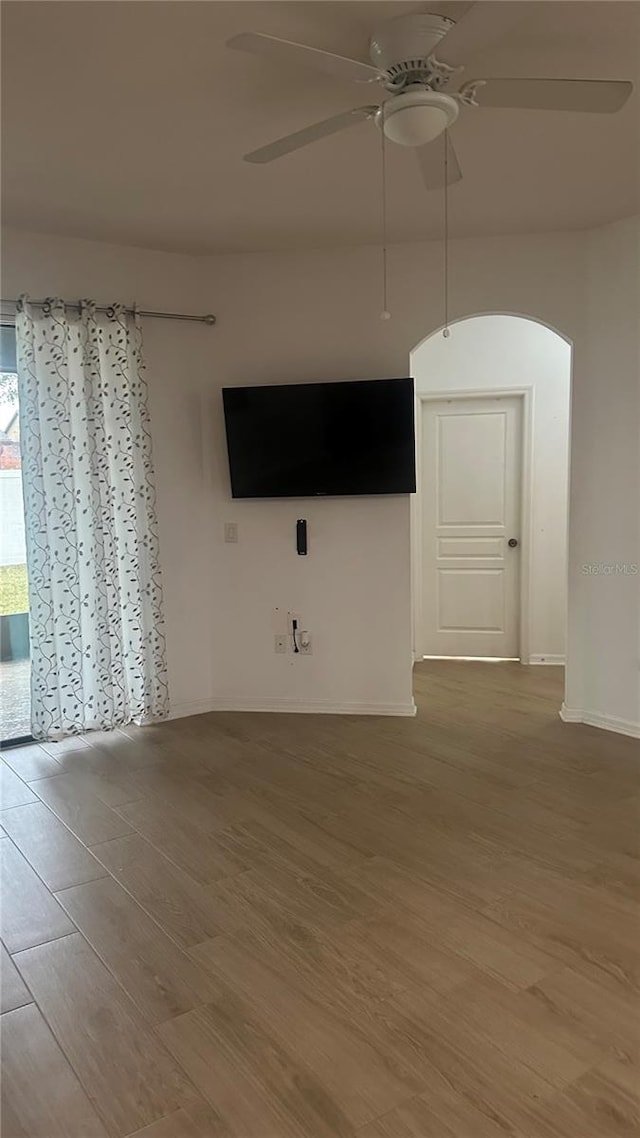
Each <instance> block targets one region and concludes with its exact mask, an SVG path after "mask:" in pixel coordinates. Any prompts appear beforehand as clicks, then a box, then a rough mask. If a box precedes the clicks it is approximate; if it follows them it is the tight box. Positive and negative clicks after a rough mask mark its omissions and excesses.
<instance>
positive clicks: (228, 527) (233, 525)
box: [224, 522, 238, 542]
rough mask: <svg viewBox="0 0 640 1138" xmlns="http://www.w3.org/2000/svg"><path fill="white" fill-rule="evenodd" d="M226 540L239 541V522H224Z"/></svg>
mask: <svg viewBox="0 0 640 1138" xmlns="http://www.w3.org/2000/svg"><path fill="white" fill-rule="evenodd" d="M224 540H225V541H232V542H233V541H237V540H238V523H237V522H225V523H224Z"/></svg>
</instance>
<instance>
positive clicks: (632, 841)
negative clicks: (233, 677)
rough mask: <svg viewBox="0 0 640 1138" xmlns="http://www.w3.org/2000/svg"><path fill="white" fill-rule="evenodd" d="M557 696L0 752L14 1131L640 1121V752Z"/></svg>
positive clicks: (435, 676) (466, 1136) (471, 668)
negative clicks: (568, 717) (565, 709)
mask: <svg viewBox="0 0 640 1138" xmlns="http://www.w3.org/2000/svg"><path fill="white" fill-rule="evenodd" d="M561 689H562V677H561V672H560V670H559V669H555V668H544V667H541V668H523V667H520V665H518V664H461V663H449V662H441V661H440V662H430V663H422V664H419V665H418V666H417V667H416V699H417V703H418V707H419V713H418V716H417V718H416V719H392V718H367V717H362V718H346V717H344V718H343V717H334V716H306V715H301V716H294V715H269V714H248V713H242V714H240V713H238V714H235V713H234V714H231V713H225V714H211V715H202V716H198V717H194V718H191V719H182V720H174V721H172V722H169V723H166V724H162V725H159V726H156V727H149V728H144V729H136V728H127V730H126V732H125V731H118V732H114V733H111V734H100V733H97V734H95V735H91V736H89V737H87V738H86V739H84V740H79V739H75V740H71V741H69V742H67V743H64V744H47V745H46V746H36V745H30V746H27V747H23V748H19V749H15V750H13V751H8V752H4V753H3V755H2V763H1V766H2V775H3V783H2V792H3V806H4V809H3V812H2V815H1V818H0V820H1V821H2V826H3V828H4V829H3V836H2V837H0V852H2V855H3V874H4V877H3V901H4V904H3V907H2V922H3V923H2V938H3V942H4V946H5V947H4V949H3V968H2V1010H3V1013H4V1014H3V1015H2V1030H3V1062H4V1074H3V1080H2V1092H3V1098H4V1103H3V1135H4V1138H52V1136H53V1135H54V1134H55V1135H56V1136H57V1138H58V1136H59V1138H106V1136H107V1135H108V1136H110V1138H125V1136H132V1135H135V1136H136V1138H338V1136H339V1138H505V1135H510V1136H511V1138H614V1136H622V1135H625V1136H628V1135H630V1134H631V1133H635V1132H636V1131H637V1128H638V1127H639V1126H640V1108H639V1105H638V1097H637V1092H638V1086H639V1079H638V1069H637V1066H635V1064H636V1063H637V1058H638V1042H639V1037H640V1000H639V997H638V986H639V982H640V969H639V955H640V919H639V912H638V904H637V901H638V883H639V882H640V860H639V854H640V850H639V845H640V842H639V827H638V821H639V809H638V808H639V804H640V793H639V777H638V772H639V766H640V764H639V760H640V755H639V750H640V746H639V744H638V742H637V741H635V740H632V739H629V738H625V737H623V736H618V735H612V734H609V733H607V732H604V731H598V730H596V729H595V728H589V727H584V726H575V725H569V724H563V723H562V722H561V721H560V720H559V718H558V708H559V706H560V702H561ZM5 950H6V951H5Z"/></svg>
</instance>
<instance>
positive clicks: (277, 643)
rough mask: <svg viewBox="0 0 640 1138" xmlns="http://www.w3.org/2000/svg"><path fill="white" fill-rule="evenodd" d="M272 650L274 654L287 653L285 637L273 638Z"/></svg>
mask: <svg viewBox="0 0 640 1138" xmlns="http://www.w3.org/2000/svg"><path fill="white" fill-rule="evenodd" d="M273 650H274V652H279V653H282V652H286V651H287V638H286V636H275V637H274V647H273Z"/></svg>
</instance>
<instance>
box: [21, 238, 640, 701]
mask: <svg viewBox="0 0 640 1138" xmlns="http://www.w3.org/2000/svg"><path fill="white" fill-rule="evenodd" d="M587 246H588V242H587V239H586V236H585V235H584V234H580V233H574V234H564V235H562V234H552V235H549V236H546V237H545V236H540V235H536V236H535V237H518V238H509V237H504V238H490V239H486V240H485V239H482V240H480V239H473V240H466V241H460V242H455V243H454V244H453V248H452V251H451V259H450V266H451V283H452V292H453V296H452V304H451V309H452V312H451V315H452V318H456V317H461V316H467V315H472V314H476V313H479V312H483V311H485V312H486V311H490V312H496V311H498V312H499V311H503V312H515V313H522V314H526V315H530V316H532V317H534V318H536V319H538V320H541V321H543V322H545V323H548V324H550V325H552V326H554V327H556V328H558V330H559V331H561V332H563V333H564V334H565V335H567V336H568V337H569V338H570V339H572V340H574V342H575V343H576V345H579V346H580V348H581V350H583V351H584V352H585V353H588V352H589V347H588V345H586V344H585V343H584V342H583V334H582V333H583V318H584V307H585V266H586V260H587V253H588V248H587ZM389 265H390V273H391V288H390V304H391V308H392V311H393V319H392V320H390V321H388V322H382V321H380V320H379V318H378V313H379V309H380V308H381V299H380V297H381V284H380V251H379V250H378V249H372V248H363V249H347V250H337V251H319V252H311V253H308V252H307V253H299V254H296V253H287V254H257V255H242V256H229V257H219V258H204V257H203V258H197V257H182V256H176V255H170V254H159V253H152V252H148V251H145V250H136V249H129V248H128V249H124V248H117V247H115V246H108V245H102V244H97V243H91V242H84V241H75V240H66V239H58V238H54V237H49V236H44V235H39V234H27V233H18V232H10V233H8V234H7V235H6V237H5V248H4V280H3V293H4V295H12V296H14V295H16V294H17V293H18V292H19V291H21V290H27V291H29V292H30V293H31V294H32V295H33V296H42V295H51V294H55V293H58V294H61V295H64V296H67V297H74V296H78V295H84V296H87V295H93V296H95V297H96V298H97V299H99V300H104V299H107V300H108V299H110V298H112V297H120V298H123V299H125V300H129V299H132V298H134V297H135V298H136V299H137V300H138V301H139V302H140V303H141V304H142V305H143V306H144V307H147V306H148V307H152V308H168V309H172V310H174V311H176V310H177V311H179V310H183V311H196V312H197V311H210V310H212V311H214V312H215V313H216V314H217V316H218V318H219V323H218V325H217V326H216V327H215V328H213V329H211V328H207V327H205V326H200V325H192V324H173V323H169V322H163V321H151V320H149V321H147V322H146V328H145V341H146V356H147V362H148V376H149V383H150V390H151V411H152V416H153V438H154V455H155V464H156V471H157V484H158V504H159V513H160V538H161V551H162V557H163V563H164V584H165V597H166V613H167V639H168V652H169V671H170V683H171V688H172V698H173V703H174V708H175V709H176V710H178V711H182V712H184V711H186V710H188V709H189V708H190V707H193V708H200V707H202V708H204V707H207V706H231V705H233V706H278V705H283V704H284V705H286V704H290V703H292V702H295V701H296V700H298V701H300V702H301V703H302V704H304V705H305V706H311V705H313V704H317V705H319V706H327V705H331V704H334V703H335V702H336V701H338V700H339V702H340V705H342V706H344V705H350V706H352V707H362V706H366V707H370V708H372V707H379V708H380V709H382V710H384V709H387V710H390V709H391V710H392V709H396V710H410V708H411V664H410V647H411V628H410V619H411V618H410V596H409V570H410V542H409V508H408V501H407V499H406V498H389V499H371V500H369V501H365V500H363V499H354V500H351V501H349V500H341V501H324V502H317V503H308V502H307V503H305V504H304V506H302V504H301V503H296V502H279V503H251V502H236V503H231V501H230V498H229V490H228V476H227V470H226V455H225V451H224V445H223V426H222V418H221V408H220V394H219V392H220V388H221V386H222V385H223V384H226V383H248V382H278V381H286V380H294V379H300V380H305V379H308V380H310V379H336V378H358V377H360V378H364V377H367V376H371V377H374V376H394V375H406V374H407V372H408V366H409V353H410V351H411V349H412V348H413V347H414V346H415V345H416V344H417V343H418V342H419V341H420V340H422V339H423V338H424V337H425V336H426V335H427V334H428V333H429V332H430V331H432V330H434V329H436V328H437V327H438V326H439V325H440V324H441V312H442V295H441V250H440V247H439V245H437V244H423V245H411V246H409V245H406V246H396V247H393V248H392V249H391V250H390V258H389ZM580 358H581V356H580ZM576 361H577V362H576V369H575V373H574V398H575V392H576V391H578V390H580V391H582V389H583V386H584V400H583V404H582V408H581V416H582V418H581V420H580V421H581V423H583V424H584V423H585V416H584V406H585V405H586V406H587V407H588V405H589V402H590V398H591V396H590V390H589V383H588V381H587V379H583V372H584V373H585V374H586V368H585V367H584V365H582V370H580V369H579V367H578V362H579V357H578V356H576ZM578 445H579V447H582V446H583V447H584V448H585V450H588V449H589V447H590V446H591V440H589V439H588V438H585V439H579V440H578ZM625 445H627V446H628V435H625ZM583 453H584V452H583ZM597 455H598V452H597V449H596V456H597ZM599 460H600V461H604V456H602V458H600V459H599ZM619 461H621V462H622V461H623V459H622V457H620V460H619ZM598 509H599V513H598V515H597V517H596V516H595V515H594V516H593V517H592V518H591V523H590V524H592V525H593V526H594V527H597V526H598V525H600V524H601V521H602V520H603V516H604V514H606V513H607V511H606V510H605V509H603V506H602V504H599V506H598ZM299 516H306V517H308V518H309V520H310V523H311V528H310V541H311V552H310V556H309V557H308V558H307V559H303V558H298V557H297V556H296V554H295V551H294V546H293V526H294V523H295V519H296V518H297V517H299ZM225 520H231V521H233V520H235V521H237V522H238V524H239V527H240V542H239V544H238V545H237V546H233V545H224V544H223V542H222V525H223V522H224V521H225ZM606 524H608V521H607V522H606ZM277 604H280V605H283V604H284V605H286V606H288V607H292V608H293V607H294V606H295V607H296V608H297V609H298V610H299V611H301V612H302V614H303V617H304V620H305V624H307V625H308V626H309V628H310V630H311V632H312V633H313V635H314V655H313V657H311V658H310V659H305V660H297V661H295V663H294V664H292V662H291V660H290V659H289V658H283V657H278V656H276V655H275V654H274V652H273V635H272V632H271V625H270V619H271V618H270V610H271V608H272V607H273V606H274V605H277ZM589 616H590V613H587V614H586V617H585V614H584V613H583V612H582V610H581V609H580V607H579V605H578V607H577V608H576V607H575V606H574V611H573V613H572V617H571V619H570V626H571V627H572V628H573V629H574V637H575V635H576V631H575V630H580V629H582V630H583V631H584V635H585V637H586V636H588V629H587V628H586V626H585V624H584V621H585V619H586V620H587V621H588V619H589ZM628 618H629V621H630V622H631V621H633V622H636V624H637V613H636V610H635V609H634V610H633V611H629V613H628ZM570 667H573V665H570ZM616 668H617V669H618V672H619V673H620V671H621V670H622V669H623V668H627V669H628V668H629V660H628V658H627V659H626V660H625V661H624V664H623V663H622V662H621V661H619V658H618V653H617V646H616V642H615V638H613V637H611V638H609V639H607V637H606V635H605V634H603V641H602V643H601V645H600V655H599V659H598V662H597V663H596V664H595V670H596V672H597V673H598V675H599V676H601V675H602V674H603V673H604V672H605V671H606V670H607V669H616ZM634 680H635V671H634ZM608 682H609V681H608V680H607V681H606V682H605V683H606V684H608ZM580 683H581V677H580V676H578V674H577V673H576V687H577V690H578V693H579V695H580V696H581V695H582V692H581V689H580ZM625 683H626V690H627V696H628V695H629V682H628V677H627V678H626V679H625ZM576 698H577V697H576ZM574 706H580V707H582V706H584V705H583V704H582V703H579V704H574ZM632 711H633V706H632V705H631V704H630V703H629V704H628V706H627V718H628V719H631V718H632Z"/></svg>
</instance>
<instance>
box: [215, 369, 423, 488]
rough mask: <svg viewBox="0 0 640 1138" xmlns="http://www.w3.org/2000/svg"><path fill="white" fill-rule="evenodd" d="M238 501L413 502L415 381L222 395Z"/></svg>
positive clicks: (232, 389)
mask: <svg viewBox="0 0 640 1138" xmlns="http://www.w3.org/2000/svg"><path fill="white" fill-rule="evenodd" d="M222 398H223V402H224V416H225V424H226V430H227V448H228V451H229V469H230V473H231V492H232V495H233V497H234V498H312V497H313V498H315V497H318V496H325V495H327V496H329V495H356V494H411V493H413V492H414V491H415V488H416V472H415V444H414V397H413V380H412V379H376V380H358V381H356V382H353V381H345V382H342V383H293V384H278V385H275V386H264V387H225V388H223V390H222Z"/></svg>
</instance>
